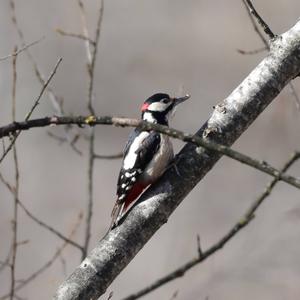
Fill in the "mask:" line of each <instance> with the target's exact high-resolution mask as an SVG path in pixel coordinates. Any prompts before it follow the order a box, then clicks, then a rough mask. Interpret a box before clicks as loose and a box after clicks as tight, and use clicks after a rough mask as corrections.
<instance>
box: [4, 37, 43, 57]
mask: <svg viewBox="0 0 300 300" xmlns="http://www.w3.org/2000/svg"><path fill="white" fill-rule="evenodd" d="M43 39H44V37H42V38H40V39H38V40H36V41H34V42H32V43H29V44H27V45H24V46H23V47H22V48H20V49H18V50H16V51H14V52H13V53H11V54H9V55H6V56H4V57H0V62H1V61H3V60H7V59H9V58H11V57H14V56H17V55H19V54H20V53H21V52H23V51H25V50H27V49H28V48H30V47H32V46H34V45H36V44H38V43H39V42H41V41H42V40H43Z"/></svg>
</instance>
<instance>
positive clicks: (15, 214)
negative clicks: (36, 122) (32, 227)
mask: <svg viewBox="0 0 300 300" xmlns="http://www.w3.org/2000/svg"><path fill="white" fill-rule="evenodd" d="M17 52H18V48H17V47H15V50H14V53H17ZM17 57H18V56H17V55H14V56H13V59H12V68H13V85H12V120H13V122H15V120H16V90H17V89H16V87H17ZM13 160H14V172H15V188H14V193H13V196H14V212H13V220H12V227H13V238H12V259H11V285H10V299H11V300H13V299H14V297H15V276H16V274H15V272H16V259H17V249H18V197H19V162H18V155H17V148H16V145H14V146H13Z"/></svg>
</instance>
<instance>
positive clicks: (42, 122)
mask: <svg viewBox="0 0 300 300" xmlns="http://www.w3.org/2000/svg"><path fill="white" fill-rule="evenodd" d="M67 124H77V125H78V126H81V127H82V126H83V125H89V126H95V125H99V124H103V125H114V126H120V127H139V128H140V129H141V130H145V131H147V130H155V131H157V132H160V133H163V134H166V135H168V136H170V137H172V138H175V139H179V140H181V141H183V142H189V143H192V144H195V145H197V146H199V147H203V148H205V149H208V150H211V151H215V152H218V153H220V154H223V155H225V156H227V157H230V158H232V159H234V160H237V161H239V162H241V163H243V164H246V165H248V166H250V167H252V168H255V169H257V170H259V171H261V172H263V173H266V174H269V175H270V176H273V177H277V176H279V178H280V180H282V181H284V182H286V183H288V184H290V185H292V186H294V187H297V188H300V179H298V178H296V177H293V176H290V175H286V174H280V172H279V170H277V169H276V168H274V167H273V166H271V165H270V164H269V163H267V162H265V161H260V160H257V159H254V158H252V157H250V156H248V155H245V154H243V153H241V152H238V151H235V150H233V149H231V148H230V147H227V146H224V145H220V144H216V143H214V142H212V141H209V140H206V139H203V138H201V137H200V136H197V135H194V134H188V133H185V132H182V131H180V130H177V129H174V128H170V127H167V126H164V125H159V124H154V123H148V122H145V121H140V120H136V119H128V118H119V117H108V116H106V117H95V116H71V117H56V116H54V117H45V118H41V119H34V120H28V121H25V122H14V123H11V124H9V125H6V126H3V127H0V138H1V137H3V136H8V135H9V134H10V133H13V132H15V131H17V130H26V129H29V128H34V127H44V126H50V125H67Z"/></svg>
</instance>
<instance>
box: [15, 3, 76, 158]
mask: <svg viewBox="0 0 300 300" xmlns="http://www.w3.org/2000/svg"><path fill="white" fill-rule="evenodd" d="M10 2H11V18H12V22H13V24H14V26H15V28H16V31H17V33H18V35H19V38H20V40H21V43H22V45H23V46H25V45H26V41H25V37H24V33H23V31H22V28H21V27H20V26H19V24H18V20H17V14H16V10H15V4H14V0H10ZM25 51H26V54H27V57H28V59H29V61H30V62H31V63H32V66H33V69H34V72H35V75H36V77H37V79H38V81H39V82H40V84H41V85H42V86H44V85H45V83H46V79H45V76H44V75H43V73H42V71H41V69H40V67H39V66H38V63H37V62H36V60H35V59H34V57H33V56H32V54H31V53H30V51H29V49H28V48H27V49H25ZM46 91H47V94H48V97H49V99H50V102H51V104H52V107H53V111H54V113H55V114H56V115H59V116H63V115H64V110H63V105H62V101H60V97H58V96H57V95H56V94H55V93H54V91H53V89H52V88H51V87H50V86H49V85H48V86H47V89H46ZM69 129H70V128H68V127H66V128H65V130H64V133H65V136H66V140H67V141H68V143H69V145H70V146H71V148H72V149H73V150H74V151H75V152H76V153H77V154H79V155H81V152H80V151H79V150H78V149H77V147H76V146H75V144H72V141H73V137H72V134H70V132H69ZM77 134H78V133H77V131H75V135H77Z"/></svg>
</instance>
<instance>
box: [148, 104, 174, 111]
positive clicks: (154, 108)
mask: <svg viewBox="0 0 300 300" xmlns="http://www.w3.org/2000/svg"><path fill="white" fill-rule="evenodd" d="M169 105H170V103H167V104H166V103H161V102H155V103H152V104H150V105H149V106H148V110H152V111H164V110H166V109H167V107H168V106H169Z"/></svg>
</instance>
